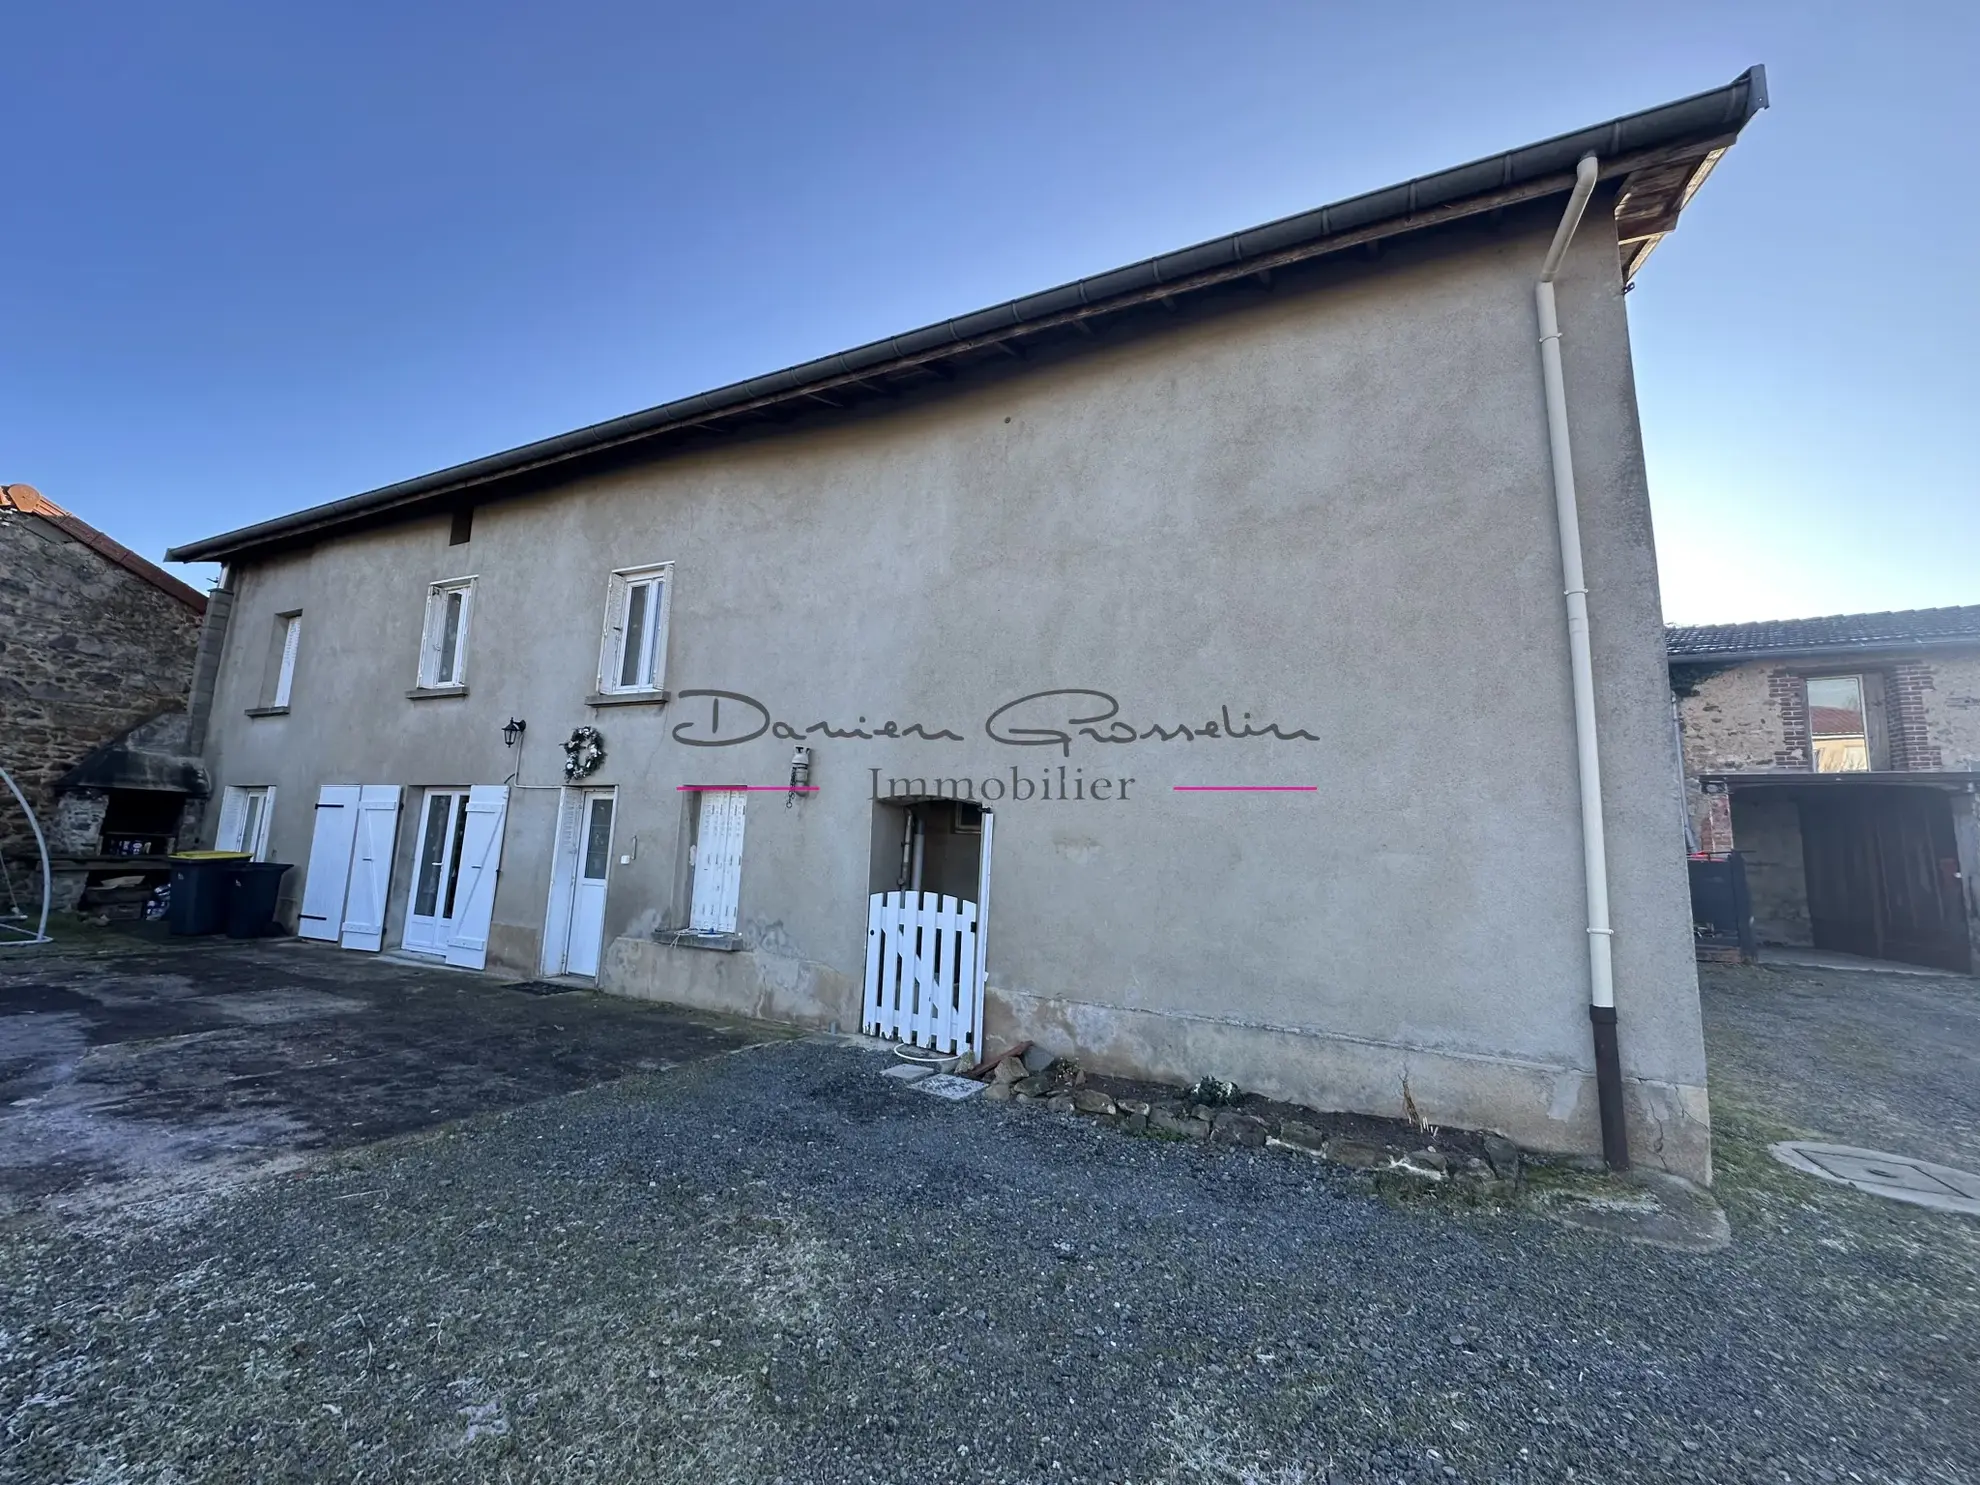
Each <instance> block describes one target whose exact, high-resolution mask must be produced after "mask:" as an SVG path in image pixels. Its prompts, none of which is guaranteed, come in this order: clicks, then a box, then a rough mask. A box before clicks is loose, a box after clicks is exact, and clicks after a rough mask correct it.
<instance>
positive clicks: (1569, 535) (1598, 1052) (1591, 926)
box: [1533, 155, 1629, 1170]
mask: <svg viewBox="0 0 1980 1485" xmlns="http://www.w3.org/2000/svg"><path fill="white" fill-rule="evenodd" d="M1596 175H1597V164H1596V160H1595V157H1594V156H1593V155H1585V156H1583V157H1582V160H1581V163H1580V164H1579V165H1578V166H1576V167H1575V172H1574V193H1573V194H1572V195H1571V196H1569V197H1568V204H1567V210H1566V211H1565V212H1563V213H1562V214H1561V224H1560V226H1559V227H1557V228H1556V229H1555V230H1554V240H1553V243H1552V244H1551V245H1550V246H1549V247H1548V249H1547V258H1546V261H1545V262H1544V263H1542V264H1541V265H1540V281H1539V282H1538V283H1536V284H1535V285H1534V286H1533V298H1534V302H1535V305H1536V306H1537V308H1538V310H1539V318H1540V375H1541V379H1542V381H1543V382H1544V383H1545V387H1546V397H1547V444H1548V449H1549V452H1550V453H1551V455H1552V459H1553V466H1554V514H1555V518H1556V519H1557V521H1558V522H1559V524H1560V534H1561V578H1562V586H1563V588H1564V589H1565V591H1566V598H1567V641H1568V664H1569V667H1570V669H1571V671H1572V674H1573V682H1574V744H1575V768H1576V772H1577V774H1578V776H1579V778H1580V784H1581V866H1582V876H1583V880H1584V883H1585V886H1586V891H1587V899H1588V1018H1589V1020H1590V1021H1591V1022H1592V1023H1593V1026H1594V1034H1595V1088H1596V1095H1597V1100H1598V1102H1599V1103H1600V1105H1601V1115H1602V1153H1603V1156H1604V1157H1605V1158H1606V1159H1607V1161H1608V1163H1609V1166H1610V1167H1611V1168H1612V1169H1615V1170H1624V1169H1627V1168H1628V1166H1629V1139H1628V1135H1627V1133H1626V1131H1625V1129H1624V1125H1623V1106H1622V1069H1621V1058H1620V1055H1619V1054H1618V1051H1617V1045H1616V977H1615V966H1614V963H1613V961H1612V959H1611V956H1610V950H1609V942H1610V939H1611V938H1612V937H1613V936H1614V930H1613V929H1612V928H1611V927H1610V926H1609V865H1608V847H1607V842H1606V839H1605V835H1604V832H1603V828H1602V764H1601V756H1600V752H1599V750H1598V748H1597V747H1596V741H1595V665H1594V660H1593V658H1592V656H1591V655H1590V653H1589V648H1588V582H1587V579H1586V577H1585V576H1584V575H1583V573H1582V566H1581V519H1580V515H1579V511H1578V508H1577V505H1576V501H1575V491H1574V450H1573V448H1572V446H1571V445H1570V444H1569V442H1568V418H1567V386H1566V382H1565V380H1564V379H1563V377H1562V374H1561V325H1560V319H1559V317H1558V316H1557V314H1556V312H1555V308H1554V275H1555V274H1556V273H1558V272H1559V271H1560V267H1561V259H1562V258H1563V257H1565V256H1566V254H1567V249H1568V244H1569V243H1570V242H1572V241H1573V240H1574V234H1575V229H1576V228H1578V227H1579V226H1580V225H1581V217H1582V213H1583V212H1585V211H1586V210H1587V209H1588V198H1589V197H1590V196H1591V195H1593V194H1594V191H1595V180H1596Z"/></svg>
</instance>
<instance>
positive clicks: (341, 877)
mask: <svg viewBox="0 0 1980 1485" xmlns="http://www.w3.org/2000/svg"><path fill="white" fill-rule="evenodd" d="M363 795H364V790H363V789H361V788H360V787H359V786H358V785H356V784H325V785H324V786H323V787H322V788H321V789H320V790H318V791H317V796H316V824H315V826H314V828H313V830H312V832H311V835H310V841H309V874H308V875H307V876H305V877H304V878H303V899H302V921H301V923H300V924H299V925H298V927H297V928H296V932H297V933H298V934H300V935H301V936H302V937H303V938H320V939H328V940H330V941H331V942H333V943H334V942H335V941H336V939H337V935H338V934H339V933H340V932H342V931H343V924H344V895H345V888H346V886H347V885H348V883H349V881H350V875H351V851H352V848H353V846H354V845H355V844H356V841H357V822H358V803H359V801H360V799H361V798H362V797H363Z"/></svg>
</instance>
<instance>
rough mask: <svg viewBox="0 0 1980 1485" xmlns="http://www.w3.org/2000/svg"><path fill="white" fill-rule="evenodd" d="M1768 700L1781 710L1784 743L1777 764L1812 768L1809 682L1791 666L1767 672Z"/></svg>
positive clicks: (1805, 768)
mask: <svg viewBox="0 0 1980 1485" xmlns="http://www.w3.org/2000/svg"><path fill="white" fill-rule="evenodd" d="M1767 700H1768V701H1769V702H1770V703H1771V704H1772V705H1773V706H1774V708H1775V709H1776V710H1777V711H1779V712H1780V714H1781V745H1780V747H1779V748H1778V749H1776V750H1775V752H1774V767H1776V768H1791V769H1795V770H1797V771H1804V770H1807V769H1810V768H1813V767H1814V766H1815V765H1814V755H1813V754H1812V753H1811V752H1810V751H1809V742H1808V682H1807V681H1806V680H1805V679H1804V678H1803V677H1802V676H1801V675H1799V674H1798V673H1796V672H1795V671H1792V670H1771V671H1769V672H1767Z"/></svg>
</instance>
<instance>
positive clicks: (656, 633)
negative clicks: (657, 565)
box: [646, 562, 674, 691]
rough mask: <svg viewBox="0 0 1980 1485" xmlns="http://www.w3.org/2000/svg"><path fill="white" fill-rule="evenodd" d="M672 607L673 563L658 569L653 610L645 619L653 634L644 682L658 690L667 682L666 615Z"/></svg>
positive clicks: (654, 585) (654, 586) (654, 587)
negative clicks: (650, 656) (651, 653)
mask: <svg viewBox="0 0 1980 1485" xmlns="http://www.w3.org/2000/svg"><path fill="white" fill-rule="evenodd" d="M673 607H674V564H673V563H671V562H669V563H668V564H667V565H666V566H664V567H662V568H661V569H660V572H659V575H658V577H657V579H656V581H655V582H654V584H653V611H652V614H651V616H650V617H649V619H648V620H647V622H648V624H649V626H650V627H651V630H652V634H653V660H652V662H651V663H650V664H649V665H648V666H647V668H646V684H647V685H649V686H651V687H652V688H653V689H654V690H656V691H657V690H659V689H660V688H661V687H662V686H664V685H665V684H666V682H667V616H668V614H669V613H670V612H671V611H672V610H673Z"/></svg>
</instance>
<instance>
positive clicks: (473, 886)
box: [447, 784, 509, 969]
mask: <svg viewBox="0 0 1980 1485" xmlns="http://www.w3.org/2000/svg"><path fill="white" fill-rule="evenodd" d="M508 813H509V786H508V785H507V784H476V785H474V786H473V787H471V788H470V789H469V790H468V802H467V829H466V831H465V832H464V833H463V835H462V836H461V882H460V889H459V892H458V894H457V902H456V906H455V909H454V932H453V934H452V936H451V937H449V938H448V940H447V962H448V963H449V964H452V965H457V966H459V967H460V968H463V969H482V968H485V967H486V965H487V963H488V925H489V924H490V923H491V922H493V921H494V917H495V881H496V878H497V877H498V876H500V875H501V870H500V869H501V865H502V826H503V824H504V822H505V821H506V820H507V818H508Z"/></svg>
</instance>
